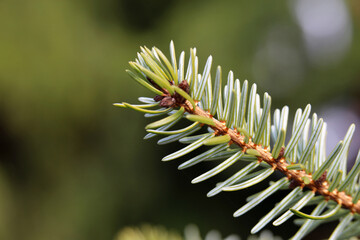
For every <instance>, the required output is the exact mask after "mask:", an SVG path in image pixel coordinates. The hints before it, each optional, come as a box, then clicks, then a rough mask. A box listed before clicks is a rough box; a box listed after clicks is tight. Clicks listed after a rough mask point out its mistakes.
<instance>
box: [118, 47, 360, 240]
mask: <svg viewBox="0 0 360 240" xmlns="http://www.w3.org/2000/svg"><path fill="white" fill-rule="evenodd" d="M211 68H212V57H211V56H210V57H209V58H208V59H207V61H206V64H205V67H204V69H203V71H202V72H200V71H199V60H198V57H197V56H196V49H195V48H193V49H191V50H190V56H189V60H188V63H187V65H186V64H185V53H184V52H181V54H180V57H179V58H177V57H176V54H175V48H174V44H173V42H171V43H170V59H168V58H167V57H166V56H165V55H164V54H163V53H162V52H161V51H160V50H159V49H157V48H155V47H154V48H152V49H151V50H150V49H148V48H146V47H143V48H141V52H140V53H138V54H137V59H136V60H135V61H133V62H130V70H127V72H128V73H129V74H130V76H131V77H132V78H133V79H134V80H135V81H136V82H138V83H139V84H140V85H142V86H144V87H146V88H147V89H149V90H150V91H152V92H153V93H154V94H155V96H154V98H148V97H140V98H139V101H140V102H141V104H138V105H134V104H128V103H116V104H114V105H116V106H119V107H123V108H129V109H134V110H136V111H139V112H143V113H145V117H149V118H150V117H161V119H160V120H156V121H154V122H152V123H150V124H148V125H147V126H146V127H145V128H146V130H147V131H148V134H147V135H146V136H145V139H149V138H152V137H154V136H161V138H160V140H158V144H167V143H171V142H175V141H179V142H181V143H184V144H188V145H187V146H186V147H184V148H182V149H180V150H178V151H176V152H174V153H172V154H170V155H168V156H165V157H164V158H163V159H162V160H163V161H171V160H175V159H178V158H180V157H182V156H185V155H186V154H188V153H190V152H192V151H194V150H196V149H199V148H201V149H203V151H202V153H200V154H199V155H197V156H195V157H192V158H191V159H189V160H187V161H185V162H183V163H181V164H180V165H179V169H185V168H188V167H191V166H193V165H195V164H199V163H201V162H202V161H205V160H206V161H219V160H223V161H222V162H221V163H219V164H218V165H217V166H216V167H214V168H213V169H211V170H209V171H207V172H205V173H203V174H201V175H200V176H198V177H196V178H195V179H193V180H192V183H199V182H202V181H205V180H207V179H209V178H211V177H213V176H215V175H217V174H219V173H220V172H222V171H224V170H225V169H227V168H229V167H231V166H232V165H233V164H234V163H235V162H237V161H244V162H245V163H246V165H245V166H244V167H243V168H242V169H239V170H238V171H237V172H236V173H235V174H234V175H232V176H230V177H229V178H227V179H225V180H224V181H223V182H221V183H218V184H217V185H216V186H215V187H214V188H213V189H211V190H210V191H209V192H208V194H207V196H208V197H212V196H214V195H216V194H218V193H220V192H221V191H237V190H241V189H245V188H249V187H251V186H253V185H255V184H257V183H259V182H262V181H265V180H266V179H267V178H268V177H269V176H270V175H271V174H272V173H274V172H275V171H278V172H281V173H283V175H284V177H282V178H280V179H279V180H278V181H276V182H274V183H269V187H268V188H266V189H264V190H263V191H261V192H259V193H257V194H255V195H253V196H249V198H248V202H247V203H246V204H245V205H244V206H242V207H241V208H239V209H238V210H237V211H236V212H235V213H234V216H235V217H239V216H241V215H243V214H245V213H246V212H248V211H249V210H250V209H252V208H254V207H256V206H257V205H259V204H261V203H262V202H263V201H265V200H266V198H267V197H269V196H270V195H272V194H274V193H276V192H278V191H279V190H281V189H284V188H288V189H289V190H290V191H289V193H288V194H287V196H285V197H284V198H283V199H282V200H281V201H280V202H279V203H278V204H277V205H276V206H275V207H274V208H273V209H272V210H271V211H270V212H269V213H267V214H265V215H264V216H263V217H262V218H261V219H260V220H259V222H258V223H257V224H256V225H255V226H254V227H253V228H252V229H251V233H252V234H255V233H257V232H259V231H260V230H261V229H263V228H264V227H265V226H266V225H267V224H268V223H269V222H272V223H273V225H275V226H278V225H280V224H283V223H284V222H286V221H287V220H289V219H290V218H291V217H292V216H294V215H296V216H298V217H300V218H301V219H300V220H298V219H297V220H295V223H296V224H299V226H300V228H299V230H298V232H297V233H296V234H295V235H294V236H293V238H292V239H302V238H303V237H304V236H306V235H307V234H308V233H309V232H311V231H312V230H314V229H315V228H316V227H317V226H318V225H320V224H323V223H327V222H329V221H338V222H339V223H338V225H337V227H336V228H335V229H334V231H333V232H332V234H331V236H330V239H347V238H349V237H351V236H357V235H359V234H360V217H359V213H360V201H359V198H360V179H359V174H360V152H359V154H358V156H357V158H356V161H355V164H354V166H353V167H352V169H351V170H350V171H349V172H348V171H347V159H348V158H347V154H348V150H349V146H350V143H351V139H352V136H353V134H354V130H355V126H354V125H351V126H350V128H349V130H348V132H347V133H346V135H345V137H344V139H343V140H342V141H340V142H339V143H338V144H337V145H336V147H335V148H334V149H333V150H332V151H331V153H330V154H327V153H326V149H325V141H326V128H327V126H326V123H325V122H324V121H323V119H321V118H318V116H317V115H316V114H315V113H313V114H312V115H311V106H310V105H307V106H306V107H305V108H304V109H298V110H297V111H296V114H295V117H294V122H293V125H292V130H291V131H290V130H289V127H288V125H289V124H288V115H289V109H288V107H287V106H285V107H283V108H282V109H275V111H274V112H273V113H272V111H271V97H270V96H269V94H268V93H265V94H264V95H263V98H262V100H261V97H260V95H259V93H257V85H256V84H253V85H251V86H249V83H248V82H247V81H246V80H245V81H243V82H242V83H241V82H240V81H239V80H238V79H235V77H234V74H233V72H231V71H230V72H229V73H228V75H227V79H226V85H225V87H224V88H223V87H222V81H223V77H222V70H221V67H220V66H219V67H217V69H216V73H215V78H214V81H213V80H212V73H211ZM181 119H186V120H185V121H187V122H188V123H189V125H188V126H186V127H184V128H182V129H176V130H169V129H170V128H172V127H173V126H174V125H175V124H176V123H177V122H178V121H179V120H181ZM201 129H205V130H206V131H207V133H201V134H198V133H196V132H198V131H199V130H201ZM286 135H290V138H289V141H288V142H286V141H285V139H286ZM204 146H209V147H210V148H209V147H204ZM235 168H236V167H235ZM305 206H313V210H312V212H311V214H305V213H303V212H302V211H301V209H302V208H303V207H305Z"/></svg>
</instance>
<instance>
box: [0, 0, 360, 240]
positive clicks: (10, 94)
mask: <svg viewBox="0 0 360 240" xmlns="http://www.w3.org/2000/svg"><path fill="white" fill-rule="evenodd" d="M170 40H174V42H175V47H176V49H177V53H178V54H179V53H180V51H181V50H185V52H186V53H187V54H188V52H189V48H190V47H194V46H195V47H197V50H198V55H199V57H200V66H203V65H204V64H205V59H206V57H207V56H208V55H210V54H211V55H212V56H213V57H214V66H216V65H222V66H223V70H224V72H227V71H229V70H230V69H231V70H233V71H234V73H235V76H236V77H237V78H239V79H240V80H244V79H248V80H249V81H250V82H251V83H252V82H256V83H257V84H258V87H259V92H260V93H263V92H264V91H268V92H269V93H270V95H272V98H273V103H274V107H281V106H283V105H285V104H287V105H288V106H289V107H290V110H291V111H290V113H291V116H293V114H294V113H295V110H296V109H297V108H298V107H304V106H305V105H306V104H307V103H309V102H310V103H312V105H313V109H314V110H315V111H316V112H318V113H319V115H320V116H322V117H324V120H325V121H327V122H328V125H329V133H328V142H329V145H330V147H331V146H334V145H335V143H336V142H337V141H339V140H340V139H341V138H342V137H343V136H344V135H345V132H346V130H347V127H348V126H349V124H350V123H352V122H355V123H356V122H357V123H359V121H360V120H359V116H360V2H359V1H358V0H348V1H342V0H317V1H311V0H290V1H278V0H276V1H261V2H259V1H245V0H244V1H237V0H233V1H230V0H225V1H216V0H207V1H205V0H204V1H200V0H198V1H191V0H184V1H175V0H170V1H166V0H153V1H147V0H102V1H100V0H78V1H73V0H61V1H60V0H57V1H56V0H31V1H30V0H18V1H13V0H2V1H0V239H9V240H16V239H29V240H35V239H36V240H42V239H44V240H45V239H54V240H57V239H77V240H82V239H84V240H85V239H89V240H92V239H94V240H95V239H113V238H114V236H115V235H116V232H117V231H118V230H120V229H121V228H122V227H124V226H127V225H138V224H141V223H145V222H146V223H151V224H160V225H164V226H166V227H168V228H171V229H175V230H178V231H182V229H183V228H184V226H185V225H187V224H188V223H195V224H197V225H198V226H199V228H200V230H201V231H202V232H207V231H209V230H210V229H218V230H220V231H221V232H222V233H223V234H224V235H228V234H230V233H236V234H238V235H240V236H242V237H245V236H247V235H248V234H249V231H250V229H251V226H253V225H254V224H255V223H256V222H257V221H258V219H259V218H260V217H261V216H262V215H261V214H263V213H264V212H265V210H267V209H268V210H270V209H271V207H272V206H273V204H274V203H275V201H276V200H277V199H279V197H281V196H278V197H274V198H271V200H269V201H268V205H263V206H262V207H260V208H261V211H258V210H259V209H257V210H253V211H251V212H250V213H248V214H247V215H246V216H245V217H242V218H239V219H234V218H232V213H233V212H234V211H235V210H236V209H237V208H238V207H240V206H241V204H242V203H244V202H245V196H247V195H249V194H251V191H254V192H255V191H256V190H260V189H262V188H264V187H265V186H261V185H260V186H258V187H256V188H255V189H254V190H251V191H249V190H245V191H244V192H241V191H240V192H238V193H231V194H225V193H224V194H220V196H217V197H214V198H211V199H207V198H206V196H205V195H206V192H207V191H208V190H209V189H210V188H211V187H212V186H213V185H214V184H215V183H216V181H220V180H221V179H223V178H224V176H219V177H218V178H217V179H215V180H212V181H209V183H204V184H199V185H191V184H190V180H191V179H192V178H193V177H195V176H196V174H198V173H199V172H200V171H204V169H205V168H207V167H208V166H204V165H202V166H200V167H198V168H195V169H193V170H185V171H183V172H180V171H178V170H177V165H178V163H179V162H176V163H175V162H174V163H161V161H160V159H161V158H162V156H164V155H166V154H167V153H170V152H171V151H173V150H175V149H178V148H179V146H178V144H173V145H169V146H167V147H166V146H158V145H156V142H155V141H154V140H150V141H143V140H142V137H143V136H144V135H145V130H144V125H145V124H146V123H147V122H148V120H146V119H144V118H143V116H142V115H141V114H139V113H136V112H132V111H128V110H124V109H117V108H115V107H113V106H112V103H113V102H121V101H128V102H136V101H137V100H136V99H137V97H138V96H150V95H149V92H147V91H146V90H145V89H142V88H141V87H139V86H138V85H137V84H136V83H134V82H133V81H132V80H131V79H130V77H128V76H127V75H126V74H125V69H126V68H127V62H128V61H129V60H133V59H134V58H135V57H136V52H137V51H139V46H141V45H146V46H148V47H152V46H154V45H156V46H157V47H159V48H160V49H162V50H163V51H164V52H166V53H168V45H169V42H170ZM274 107H273V108H274ZM358 126H360V125H359V124H358ZM359 135H360V134H359V130H356V132H355V136H357V137H355V139H354V140H353V146H352V150H351V152H350V160H353V158H354V157H353V156H354V155H355V154H356V153H357V150H358V149H359V145H360V144H359V143H360V140H359ZM350 165H351V164H350ZM268 229H270V230H272V231H273V232H274V233H275V234H276V235H279V236H282V237H283V238H288V237H289V236H291V235H292V234H293V233H295V230H296V228H295V227H294V226H293V225H292V224H291V223H286V224H284V226H280V227H278V228H272V227H271V226H269V227H268ZM315 234H317V235H312V239H315V238H314V237H315V236H317V237H318V236H322V237H323V236H326V228H320V229H319V230H318V231H317V232H316V233H315ZM309 239H311V238H309Z"/></svg>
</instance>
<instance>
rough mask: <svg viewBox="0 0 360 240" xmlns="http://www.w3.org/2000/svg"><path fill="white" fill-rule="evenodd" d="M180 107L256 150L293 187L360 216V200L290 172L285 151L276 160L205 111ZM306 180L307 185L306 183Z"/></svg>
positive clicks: (187, 105)
mask: <svg viewBox="0 0 360 240" xmlns="http://www.w3.org/2000/svg"><path fill="white" fill-rule="evenodd" d="M180 106H182V107H184V109H185V111H186V112H188V113H191V114H194V115H198V116H202V117H206V118H209V119H211V120H212V121H213V122H214V123H215V125H214V126H209V127H211V128H212V129H213V130H214V131H215V133H216V134H217V135H228V136H230V138H231V141H230V142H232V143H234V144H236V145H238V146H239V147H240V148H242V149H243V151H244V152H246V150H247V149H255V150H256V151H258V152H259V156H257V158H258V161H259V162H266V163H267V164H269V165H270V166H271V167H272V168H273V169H276V170H278V171H280V172H282V173H283V174H285V175H286V176H287V178H288V179H289V181H290V182H291V185H294V186H301V187H302V188H304V187H306V188H309V189H311V190H312V191H313V192H314V193H317V194H320V195H322V196H324V197H325V199H326V200H333V201H335V202H337V203H338V204H340V205H342V206H343V207H344V208H347V209H349V210H350V211H351V212H352V213H358V214H360V200H359V201H358V202H357V203H356V204H354V203H353V202H352V197H351V196H349V195H347V194H346V193H345V192H344V191H342V192H339V191H337V189H335V190H333V191H331V192H330V191H329V190H328V189H329V183H328V182H327V181H326V180H325V179H323V180H321V177H320V179H319V180H316V181H314V180H313V178H312V175H311V174H308V173H306V171H305V170H289V169H288V168H287V166H289V164H288V163H287V162H286V161H285V158H284V157H283V154H282V153H283V151H284V149H283V150H282V153H280V155H279V157H278V158H276V159H274V157H273V156H272V154H271V152H270V151H269V150H268V149H267V148H266V147H265V148H264V147H262V146H261V145H257V144H255V143H253V142H252V141H251V139H250V140H249V141H248V142H247V143H246V142H245V141H244V139H245V136H242V135H240V133H239V132H237V131H236V130H233V129H230V128H227V127H226V123H225V122H221V121H219V120H217V119H215V118H214V117H213V116H211V115H210V113H208V112H206V111H204V110H203V109H201V108H199V107H198V106H196V107H195V108H193V105H192V104H191V103H190V102H189V101H187V100H186V101H185V102H184V103H182V104H180ZM304 179H306V182H307V184H306V183H305V182H304Z"/></svg>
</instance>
